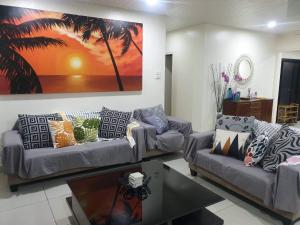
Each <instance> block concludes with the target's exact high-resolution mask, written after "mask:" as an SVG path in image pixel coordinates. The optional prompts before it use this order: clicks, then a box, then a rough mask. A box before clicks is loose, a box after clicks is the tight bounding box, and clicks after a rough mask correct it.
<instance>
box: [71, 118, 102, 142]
mask: <svg viewBox="0 0 300 225" xmlns="http://www.w3.org/2000/svg"><path fill="white" fill-rule="evenodd" d="M74 126H75V127H74V136H75V139H76V141H77V142H79V143H87V142H95V141H98V132H99V126H100V119H97V118H92V119H85V118H82V117H75V123H74Z"/></svg>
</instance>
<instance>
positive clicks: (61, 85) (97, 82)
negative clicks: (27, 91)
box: [0, 75, 142, 94]
mask: <svg viewBox="0 0 300 225" xmlns="http://www.w3.org/2000/svg"><path fill="white" fill-rule="evenodd" d="M39 79H40V82H41V84H42V88H43V93H78V92H99V91H100V92H111V91H118V85H117V82H116V78H115V77H114V76H95V75H93V76H87V75H84V76H82V75H69V76H64V75H50V76H39ZM121 79H122V81H123V83H124V88H125V91H141V90H142V77H141V76H122V77H121ZM8 87H9V82H8V81H7V80H5V78H4V76H0V94H9V92H8V91H9V88H8Z"/></svg>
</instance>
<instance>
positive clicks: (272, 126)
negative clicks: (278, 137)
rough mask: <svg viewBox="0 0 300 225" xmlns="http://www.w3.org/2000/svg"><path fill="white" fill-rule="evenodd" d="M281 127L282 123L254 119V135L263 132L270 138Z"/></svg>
mask: <svg viewBox="0 0 300 225" xmlns="http://www.w3.org/2000/svg"><path fill="white" fill-rule="evenodd" d="M280 128H281V125H280V124H276V123H268V122H265V121H260V120H254V135H255V136H256V137H258V136H260V135H262V134H267V135H268V137H269V138H272V137H273V136H274V135H275V134H276V133H277V132H278V131H279V130H280Z"/></svg>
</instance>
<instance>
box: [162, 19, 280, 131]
mask: <svg viewBox="0 0 300 225" xmlns="http://www.w3.org/2000/svg"><path fill="white" fill-rule="evenodd" d="M188 34H193V37H195V39H196V40H194V41H191V40H190V39H188V38H187V36H188ZM176 41H177V44H176V43H175V42H176ZM179 43H184V44H179ZM195 43H196V44H195ZM275 44H276V38H275V36H274V35H271V34H265V33H260V32H251V31H246V30H239V29H234V28H230V27H223V26H216V25H201V26H196V27H191V28H189V29H184V30H178V31H175V32H171V33H169V34H168V35H167V46H168V47H167V51H168V52H169V53H173V58H178V59H177V61H178V62H181V63H179V64H177V65H176V62H175V61H174V67H173V74H176V75H177V76H179V75H180V76H181V78H180V79H181V80H183V81H184V82H181V86H178V85H175V87H174V92H175V93H180V95H181V96H180V98H178V97H175V96H174V101H175V102H174V103H173V104H175V105H176V104H177V105H181V106H187V107H183V108H181V110H175V115H180V116H181V115H183V116H184V117H185V118H186V119H188V120H191V121H192V122H193V127H194V128H195V129H196V130H209V129H212V128H213V126H214V122H215V115H216V107H215V100H214V95H213V92H212V86H211V85H212V80H211V74H210V73H209V66H210V64H219V63H222V64H223V65H226V64H228V63H232V64H234V63H235V61H236V59H237V58H238V57H239V56H240V55H243V54H247V55H249V56H250V57H251V58H252V60H253V62H254V75H253V78H252V79H251V80H250V82H249V83H248V84H247V85H246V86H244V87H238V90H241V92H242V96H245V95H246V93H247V88H248V87H251V88H252V90H255V91H257V92H258V95H259V96H261V97H267V98H272V97H273V83H274V74H275V65H276V54H275V50H276V48H275ZM183 46H184V47H185V48H189V49H191V51H190V52H186V50H183ZM186 62H189V63H186ZM177 82H178V81H177ZM175 83H176V82H175ZM191 87H194V88H193V91H194V92H193V94H192V91H191ZM191 96H192V99H193V101H189V102H188V99H189V98H190V97H191ZM184 100H185V101H184ZM191 112H197V115H196V114H194V115H192V114H191Z"/></svg>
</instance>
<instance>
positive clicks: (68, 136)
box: [48, 120, 77, 148]
mask: <svg viewBox="0 0 300 225" xmlns="http://www.w3.org/2000/svg"><path fill="white" fill-rule="evenodd" d="M48 124H49V128H50V132H51V137H52V142H53V147H54V148H63V147H67V146H73V145H76V144H77V142H76V140H75V137H74V130H73V123H72V121H70V120H64V121H55V120H48Z"/></svg>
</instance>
